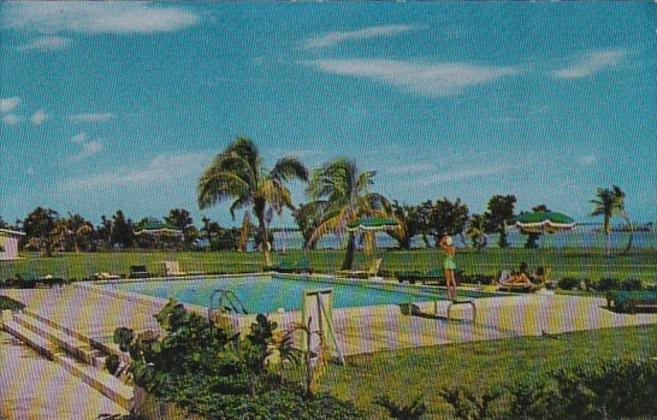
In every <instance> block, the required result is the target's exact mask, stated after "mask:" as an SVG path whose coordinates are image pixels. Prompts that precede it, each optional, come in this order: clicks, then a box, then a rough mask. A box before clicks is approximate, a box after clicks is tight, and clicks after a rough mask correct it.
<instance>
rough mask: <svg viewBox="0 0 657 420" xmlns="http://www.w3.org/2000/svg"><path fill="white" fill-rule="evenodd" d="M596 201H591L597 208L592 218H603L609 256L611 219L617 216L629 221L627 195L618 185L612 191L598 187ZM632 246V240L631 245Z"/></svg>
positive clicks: (592, 213) (613, 186)
mask: <svg viewBox="0 0 657 420" xmlns="http://www.w3.org/2000/svg"><path fill="white" fill-rule="evenodd" d="M595 195H596V197H597V198H596V199H595V200H591V201H590V202H591V203H592V204H595V208H594V209H593V211H592V212H591V214H590V216H603V217H604V221H603V231H604V233H605V235H606V237H607V245H606V248H607V255H609V253H610V250H611V237H610V235H611V224H610V221H611V218H612V217H613V216H615V215H620V216H621V217H623V219H625V220H628V217H627V213H626V212H625V193H624V192H623V190H621V189H620V187H619V186H618V185H612V187H611V189H609V188H601V187H598V189H597V192H596V194H595ZM629 246H631V240H630V243H629Z"/></svg>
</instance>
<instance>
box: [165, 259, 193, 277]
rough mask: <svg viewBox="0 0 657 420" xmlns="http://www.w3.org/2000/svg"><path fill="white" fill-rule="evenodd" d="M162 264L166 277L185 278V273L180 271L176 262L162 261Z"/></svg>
mask: <svg viewBox="0 0 657 420" xmlns="http://www.w3.org/2000/svg"><path fill="white" fill-rule="evenodd" d="M162 263H163V264H164V274H166V275H167V276H186V275H187V273H185V272H184V271H181V270H180V264H178V261H162Z"/></svg>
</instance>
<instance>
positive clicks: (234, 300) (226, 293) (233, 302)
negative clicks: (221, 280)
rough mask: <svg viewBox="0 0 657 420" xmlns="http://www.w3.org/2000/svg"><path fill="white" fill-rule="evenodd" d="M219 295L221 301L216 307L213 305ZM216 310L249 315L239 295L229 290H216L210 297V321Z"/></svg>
mask: <svg viewBox="0 0 657 420" xmlns="http://www.w3.org/2000/svg"><path fill="white" fill-rule="evenodd" d="M217 295H219V300H218V303H217V306H216V307H215V306H213V303H214V302H215V296H217ZM216 309H218V310H219V312H221V313H235V314H244V315H248V314H249V312H248V311H247V310H246V308H245V307H244V304H242V301H240V299H239V298H238V297H237V295H236V294H235V293H234V292H233V291H232V290H227V289H216V290H214V291H213V292H212V295H210V304H209V305H208V317H209V318H210V319H212V315H213V314H214V311H215V310H216Z"/></svg>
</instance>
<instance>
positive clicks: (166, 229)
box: [135, 220, 182, 236]
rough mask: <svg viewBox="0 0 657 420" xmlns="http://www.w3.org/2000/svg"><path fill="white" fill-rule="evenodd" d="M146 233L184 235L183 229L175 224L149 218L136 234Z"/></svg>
mask: <svg viewBox="0 0 657 420" xmlns="http://www.w3.org/2000/svg"><path fill="white" fill-rule="evenodd" d="M144 234H147V235H153V236H160V235H172V236H180V235H182V230H180V229H178V228H176V227H175V226H173V225H171V224H169V223H163V222H160V221H158V220H149V221H148V222H146V223H144V224H143V225H142V226H141V228H140V229H139V230H137V231H135V235H144Z"/></svg>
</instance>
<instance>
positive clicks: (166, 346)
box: [114, 300, 361, 419]
mask: <svg viewBox="0 0 657 420" xmlns="http://www.w3.org/2000/svg"><path fill="white" fill-rule="evenodd" d="M155 318H156V319H157V322H158V323H159V325H160V327H161V328H162V330H164V332H165V334H164V336H163V337H159V336H158V335H156V334H155V333H153V332H150V331H147V332H144V333H139V334H136V333H135V332H134V331H132V330H130V329H128V328H117V329H116V331H115V332H114V342H115V343H116V344H118V345H119V348H120V350H121V351H123V352H127V353H129V354H130V359H131V363H130V367H129V373H130V374H131V375H132V379H133V381H134V383H135V384H136V385H137V386H140V387H142V388H144V389H145V390H146V391H147V392H148V393H150V394H152V395H153V396H155V397H156V398H158V399H159V400H161V401H168V402H171V403H174V404H176V405H178V406H179V407H182V408H183V409H185V410H187V411H188V412H189V413H197V414H200V415H201V416H203V417H206V418H213V419H215V418H216V419H232V418H241V419H260V418H267V419H285V418H300V419H313V418H344V419H350V418H360V417H361V414H360V413H359V412H358V410H356V409H355V408H354V407H353V405H352V404H351V403H348V402H344V401H340V400H338V399H336V398H334V397H332V396H329V395H312V394H309V393H308V392H307V390H305V389H303V388H302V387H300V386H298V385H296V384H293V383H287V382H285V381H284V380H283V377H282V375H281V373H280V369H279V370H277V369H275V367H272V366H270V365H269V363H268V360H269V356H270V355H271V354H272V353H273V352H274V351H278V355H279V357H280V358H281V359H286V360H290V361H292V362H294V360H295V359H294V357H293V356H294V355H295V353H294V351H293V350H294V349H292V348H289V344H290V342H289V341H286V340H284V339H283V340H281V339H279V338H278V337H277V336H276V335H275V334H274V330H275V329H276V328H277V325H276V323H275V322H271V321H269V320H268V319H267V317H265V316H264V315H258V316H257V317H256V322H255V323H253V324H251V329H250V332H249V333H248V334H247V335H246V337H245V338H244V339H241V338H240V337H239V334H231V333H230V332H229V331H227V330H225V329H223V328H220V327H218V326H216V325H215V324H214V323H212V322H210V321H208V320H207V319H205V318H204V317H202V316H200V315H198V314H196V313H193V312H187V311H186V310H185V308H184V307H183V306H182V305H181V304H179V303H177V302H175V301H174V300H170V301H169V302H168V303H167V305H166V306H165V307H164V308H163V309H162V310H161V311H160V312H159V313H158V314H157V315H156V316H155Z"/></svg>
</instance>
